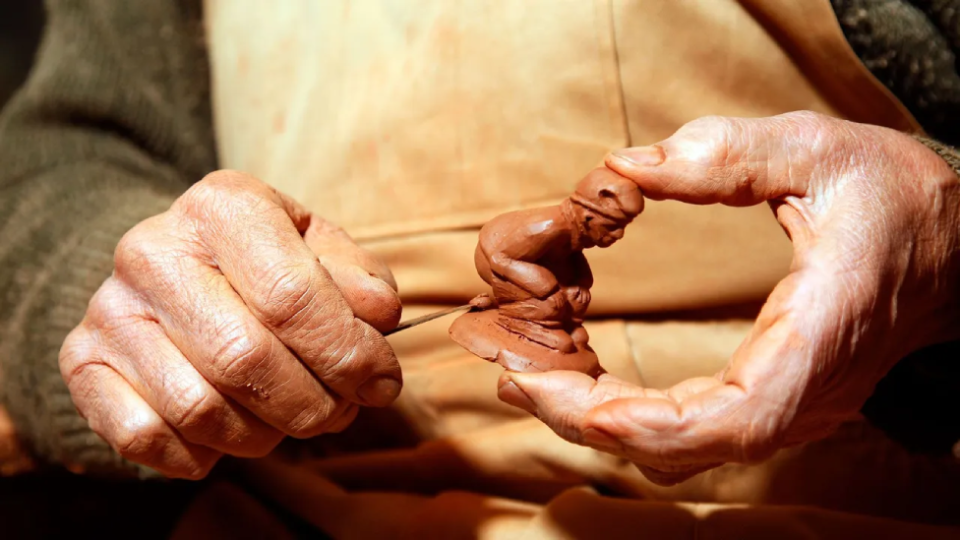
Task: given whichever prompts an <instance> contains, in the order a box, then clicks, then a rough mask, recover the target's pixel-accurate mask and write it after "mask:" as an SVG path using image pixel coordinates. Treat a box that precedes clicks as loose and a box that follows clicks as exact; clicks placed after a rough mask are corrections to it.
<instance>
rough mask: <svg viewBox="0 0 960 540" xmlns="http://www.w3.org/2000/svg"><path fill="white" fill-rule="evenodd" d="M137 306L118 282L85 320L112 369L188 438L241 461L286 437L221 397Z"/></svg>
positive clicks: (106, 289) (99, 295)
mask: <svg viewBox="0 0 960 540" xmlns="http://www.w3.org/2000/svg"><path fill="white" fill-rule="evenodd" d="M138 304H139V300H138V299H137V298H136V296H135V295H133V294H132V293H131V292H129V291H127V290H125V287H123V286H122V285H120V284H119V282H117V281H116V280H107V282H106V283H105V284H104V285H103V286H102V287H101V288H100V290H99V291H97V294H95V295H94V297H93V299H92V300H91V302H90V305H91V309H89V310H88V312H87V313H88V315H87V319H86V321H85V322H86V324H87V325H88V327H90V328H91V334H92V335H94V336H95V338H96V339H97V341H98V342H99V343H101V344H103V345H102V346H103V347H104V348H105V349H106V350H109V351H110V352H111V353H112V354H110V355H109V361H110V366H111V367H112V368H113V369H114V370H115V371H117V373H119V374H120V376H122V377H123V378H124V380H126V381H127V382H128V384H130V386H131V387H133V389H134V390H136V391H137V393H138V394H139V395H140V396H141V397H142V398H143V399H144V401H146V402H147V403H148V404H149V405H150V406H151V407H153V409H154V410H155V411H157V413H158V414H159V415H160V417H161V418H163V420H164V421H165V422H167V424H168V425H170V426H171V427H172V428H173V429H175V430H176V431H177V432H178V433H180V435H181V436H182V437H183V438H184V439H185V440H187V441H189V442H191V443H194V444H198V445H201V446H207V447H210V448H213V449H215V450H218V451H220V452H223V453H225V454H230V455H233V456H239V457H262V456H264V455H266V454H267V453H269V452H270V451H271V450H273V448H274V447H275V446H276V445H277V444H278V443H279V442H280V440H281V439H282V438H283V433H281V432H280V431H279V430H277V429H275V428H273V427H270V426H268V425H267V424H265V423H264V422H263V421H261V420H259V419H257V418H256V417H255V416H254V415H252V414H251V413H250V412H248V411H246V410H245V409H243V408H242V407H240V406H238V405H237V404H236V403H235V402H233V401H232V400H229V399H227V398H225V397H224V396H223V395H222V394H220V393H219V392H218V391H217V390H216V389H215V388H214V387H213V386H212V385H211V384H210V383H209V382H207V380H206V379H204V378H203V376H202V375H200V373H198V372H197V370H196V368H194V367H193V365H192V364H190V362H189V361H188V360H187V359H186V357H184V356H183V354H182V353H181V352H180V350H179V349H177V347H175V346H174V345H173V343H172V342H171V341H170V339H169V338H168V337H167V335H166V334H165V333H164V332H163V329H162V328H161V327H160V324H159V323H157V322H156V321H155V320H151V319H150V318H148V316H147V314H146V313H145V312H144V310H143V308H142V307H141V306H139V305H138ZM117 308H120V309H123V310H125V311H126V313H125V315H124V316H117V315H116V314H115V312H116V311H118V309H117ZM132 313H133V314H135V315H131V314H132Z"/></svg>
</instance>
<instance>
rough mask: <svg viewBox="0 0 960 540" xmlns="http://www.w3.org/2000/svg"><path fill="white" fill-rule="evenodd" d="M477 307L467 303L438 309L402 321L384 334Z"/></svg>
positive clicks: (387, 334)
mask: <svg viewBox="0 0 960 540" xmlns="http://www.w3.org/2000/svg"><path fill="white" fill-rule="evenodd" d="M475 307H477V306H475V305H473V304H466V305H463V306H458V307H455V308H450V309H444V310H442V311H436V312H434V313H428V314H426V315H424V316H422V317H417V318H415V319H410V320H409V321H406V322H402V323H400V324H398V325H397V327H396V328H394V329H393V330H387V331H386V332H384V333H383V335H384V336H389V335H390V334H395V333H397V332H399V331H401V330H406V329H407V328H413V327H414V326H420V325H421V324H423V323H425V322H430V321H432V320H434V319H439V318H440V317H443V316H446V315H450V314H451V313H456V312H458V311H470V310H471V309H474V308H475Z"/></svg>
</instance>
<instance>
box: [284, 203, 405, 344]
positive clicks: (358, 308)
mask: <svg viewBox="0 0 960 540" xmlns="http://www.w3.org/2000/svg"><path fill="white" fill-rule="evenodd" d="M303 239H304V240H305V241H306V243H307V245H308V246H310V249H311V250H313V252H314V253H315V254H316V255H317V256H318V258H319V259H320V263H321V264H322V265H323V266H324V268H326V269H327V271H328V272H330V277H332V278H333V281H334V282H335V283H336V285H337V287H338V288H339V289H340V294H342V295H343V298H344V300H346V302H347V305H348V306H350V309H351V310H352V311H353V314H354V315H356V316H357V317H358V318H359V319H360V320H362V321H364V322H366V323H367V324H369V325H370V326H372V327H374V328H376V329H377V330H378V331H380V332H386V331H387V330H390V329H392V328H395V327H396V326H397V323H399V322H400V313H401V306H400V295H399V294H397V282H396V280H394V278H393V274H392V273H391V272H390V269H389V268H387V265H386V264H384V263H383V261H381V260H380V259H379V258H378V257H376V256H375V255H373V254H372V253H370V252H369V251H367V250H365V249H363V248H361V247H360V246H358V245H357V244H356V243H354V241H353V239H352V238H350V236H349V235H347V233H346V232H345V231H344V230H343V229H341V228H340V227H337V226H336V225H334V224H332V223H330V222H328V221H326V220H324V219H322V218H319V217H317V216H313V218H312V219H311V221H310V226H309V227H308V228H307V231H306V233H305V234H304V236H303Z"/></svg>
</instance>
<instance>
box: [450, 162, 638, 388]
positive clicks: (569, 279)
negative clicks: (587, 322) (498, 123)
mask: <svg viewBox="0 0 960 540" xmlns="http://www.w3.org/2000/svg"><path fill="white" fill-rule="evenodd" d="M642 210H643V196H642V195H641V194H640V190H639V189H638V188H637V186H636V184H634V183H633V182H632V181H630V180H628V179H626V178H624V177H622V176H620V175H618V174H617V173H615V172H613V171H611V170H609V169H607V168H603V167H601V168H597V169H594V170H593V171H591V172H590V174H588V175H587V176H586V177H585V178H584V179H583V180H581V181H580V183H579V184H577V189H576V192H575V193H574V194H573V195H571V196H570V198H568V199H565V200H564V201H563V202H561V203H560V204H559V205H558V206H549V207H545V208H535V209H531V210H523V211H518V212H510V213H507V214H503V215H500V216H497V217H495V218H494V219H492V220H491V221H490V222H488V223H487V224H486V225H484V227H483V228H482V229H481V230H480V242H479V244H478V245H477V250H476V253H475V263H476V266H477V272H478V273H479V274H480V277H481V278H483V280H484V281H486V282H487V283H489V284H490V285H491V286H492V287H493V298H492V299H491V298H489V297H486V296H485V295H481V296H480V297H477V298H475V299H474V300H473V301H471V304H473V305H474V306H476V307H477V308H479V309H485V311H480V312H471V313H467V314H465V315H463V316H461V317H459V318H458V319H457V320H456V321H454V323H453V325H452V326H451V327H450V335H451V337H452V338H453V339H454V341H456V342H457V343H459V344H460V345H461V346H463V347H464V348H465V349H467V350H469V351H470V352H472V353H473V354H475V355H477V356H479V357H481V358H485V359H487V360H491V361H495V362H497V363H499V364H501V365H502V366H503V367H505V368H507V369H508V370H511V371H528V372H529V371H533V372H536V371H552V370H560V369H563V370H572V371H580V372H583V373H587V374H589V375H592V376H594V377H596V376H598V375H599V374H600V373H602V372H603V370H602V368H601V367H600V364H599V362H598V360H597V355H596V353H594V352H593V349H591V348H590V345H589V344H588V340H589V336H588V335H587V331H586V330H585V329H584V328H583V318H584V315H585V314H586V311H587V307H588V306H589V305H590V287H591V286H593V274H591V272H590V265H589V264H588V263H587V259H586V257H584V255H583V250H584V249H587V248H591V247H601V248H605V247H608V246H610V245H612V244H613V243H614V242H616V241H617V240H619V239H620V238H623V233H624V227H626V226H627V224H629V223H630V222H631V221H632V220H633V218H634V217H636V216H637V215H638V214H639V213H640V212H641V211H642ZM494 307H495V308H496V309H488V308H494Z"/></svg>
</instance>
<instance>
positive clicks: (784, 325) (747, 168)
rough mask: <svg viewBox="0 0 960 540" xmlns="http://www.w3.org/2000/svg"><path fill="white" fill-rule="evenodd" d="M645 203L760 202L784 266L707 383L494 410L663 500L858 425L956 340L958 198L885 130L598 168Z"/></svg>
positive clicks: (719, 148)
mask: <svg viewBox="0 0 960 540" xmlns="http://www.w3.org/2000/svg"><path fill="white" fill-rule="evenodd" d="M606 163H607V166H608V167H610V168H611V169H613V170H615V171H617V172H618V173H620V174H622V175H623V176H625V177H628V178H630V179H632V180H633V181H635V182H636V183H637V184H638V185H639V186H640V189H641V191H643V193H644V195H645V196H646V197H648V198H650V199H653V200H665V199H671V200H678V201H683V202H686V203H691V204H717V203H719V204H725V205H729V206H749V205H756V204H760V203H764V202H767V203H769V204H770V206H771V208H772V209H773V211H774V215H775V216H776V219H777V220H778V221H779V223H780V224H781V226H782V227H783V228H784V230H785V231H786V232H787V234H788V235H789V237H790V238H791V240H792V242H793V248H794V260H793V264H792V267H791V269H790V273H789V275H787V276H786V277H785V278H784V279H783V280H782V281H781V282H780V283H779V284H778V285H777V286H776V288H775V289H774V290H773V292H772V293H771V295H770V297H769V298H768V300H767V302H766V304H765V305H764V307H763V309H762V311H761V313H760V315H759V317H758V319H757V321H756V323H755V325H754V327H753V329H752V331H751V332H750V334H749V335H748V337H747V338H746V339H745V341H744V342H743V343H742V344H741V346H740V347H739V348H738V349H737V351H736V352H735V353H734V354H733V357H732V358H731V359H730V361H729V363H728V365H727V366H726V368H725V369H724V370H723V371H722V372H721V373H719V374H717V375H716V376H715V377H703V378H695V379H690V380H686V381H683V382H681V383H679V384H677V385H676V386H674V387H672V388H669V389H665V390H658V389H652V388H641V387H638V386H634V385H632V384H628V383H625V382H623V381H621V380H618V379H617V378H615V377H613V376H610V375H603V376H601V377H600V379H599V380H598V381H595V380H593V379H591V378H590V377H588V376H586V375H582V374H579V373H572V372H552V373H544V374H525V373H505V374H504V375H503V377H501V380H500V394H499V395H500V397H501V399H503V400H504V401H506V402H508V403H511V404H513V405H515V406H518V407H521V408H524V409H526V410H527V411H529V412H531V413H533V414H535V415H537V416H538V417H539V418H540V419H541V420H542V421H543V422H545V423H546V424H548V425H549V426H550V427H551V428H553V429H554V430H555V431H556V432H557V433H558V434H559V435H560V436H562V437H564V438H565V439H567V440H569V441H571V442H574V443H578V444H582V445H586V446H590V447H593V448H596V449H598V450H602V451H606V452H610V453H613V454H616V455H619V456H622V457H624V458H627V459H629V460H631V461H633V462H634V463H636V464H637V466H638V467H639V468H640V470H641V471H643V473H644V474H645V475H646V476H647V477H648V478H649V479H650V480H652V481H654V482H656V483H658V484H662V485H670V484H674V483H677V482H680V481H683V480H685V479H687V478H689V477H691V476H693V475H695V474H697V473H699V472H702V471H705V470H708V469H710V468H713V467H716V466H718V465H720V464H722V463H726V462H740V463H754V462H759V461H762V460H764V459H766V458H768V457H769V456H771V455H772V454H773V453H774V452H775V451H777V450H778V449H779V448H782V447H785V446H789V445H793V444H798V443H802V442H806V441H812V440H816V439H820V438H823V437H825V436H827V435H828V434H830V433H831V432H832V431H834V430H835V429H836V428H837V427H838V426H839V424H840V423H841V422H844V421H846V420H849V419H852V418H855V417H857V415H858V411H859V409H860V408H861V406H862V405H863V403H864V402H865V401H866V399H867V398H868V397H869V396H870V394H871V393H872V392H873V389H874V386H875V385H876V383H877V382H878V381H879V380H880V379H881V378H882V377H883V376H884V374H886V373H887V371H888V370H889V369H890V368H891V367H892V366H893V365H894V364H895V363H896V362H897V361H898V360H899V359H900V358H902V357H903V356H904V355H906V354H907V353H909V352H911V351H913V350H916V349H918V348H921V347H923V346H926V345H929V344H933V343H937V342H943V341H947V340H952V339H957V338H958V336H960V332H958V329H960V316H958V306H957V300H958V298H960V297H958V291H957V287H958V285H960V275H958V231H960V215H958V214H960V182H958V179H957V176H956V175H955V174H954V172H953V171H952V170H951V169H950V168H949V167H948V166H947V164H946V163H945V162H944V161H943V160H942V159H941V158H940V157H939V156H937V155H936V154H935V153H934V152H932V151H931V150H929V149H928V148H926V147H925V146H923V145H922V144H920V143H919V142H917V141H915V140H914V139H912V138H911V137H909V136H907V135H904V134H901V133H897V132H895V131H891V130H888V129H884V128H879V127H874V126H867V125H861V124H855V123H852V122H846V121H841V120H836V119H832V118H829V117H825V116H821V115H817V114H813V113H792V114H786V115H781V116H776V117H771V118H761V119H733V118H718V117H710V118H703V119H700V120H697V121H694V122H691V123H689V124H687V125H686V126H684V127H682V128H681V129H680V130H679V131H678V132H677V133H676V134H674V135H673V136H672V137H670V138H669V139H667V140H665V141H663V142H661V143H658V144H656V145H654V146H651V147H643V148H631V149H626V150H621V151H618V152H614V153H613V154H611V155H610V156H608V157H607V160H606Z"/></svg>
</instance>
